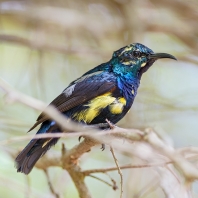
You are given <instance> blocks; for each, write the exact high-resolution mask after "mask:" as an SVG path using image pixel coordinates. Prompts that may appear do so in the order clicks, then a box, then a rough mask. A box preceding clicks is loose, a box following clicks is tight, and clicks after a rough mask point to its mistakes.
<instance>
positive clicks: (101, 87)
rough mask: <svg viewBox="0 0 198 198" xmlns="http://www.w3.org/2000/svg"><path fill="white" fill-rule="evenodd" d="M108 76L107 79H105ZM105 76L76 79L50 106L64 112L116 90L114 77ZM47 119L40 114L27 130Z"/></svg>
mask: <svg viewBox="0 0 198 198" xmlns="http://www.w3.org/2000/svg"><path fill="white" fill-rule="evenodd" d="M108 75H109V77H107V76H108ZM108 75H105V76H101V75H100V76H97V75H95V76H94V75H88V77H83V80H82V79H80V78H79V79H77V80H76V81H74V82H73V83H72V84H70V85H69V86H68V87H67V88H66V89H65V90H64V91H63V92H62V93H61V94H60V95H59V96H58V97H57V98H55V99H54V100H53V101H52V102H51V103H50V105H53V106H54V107H55V108H56V109H57V110H58V111H60V112H65V111H68V110H70V109H72V108H74V107H76V106H78V105H81V104H83V103H85V102H87V101H89V100H91V99H93V98H95V97H96V96H99V95H102V94H104V93H106V92H109V91H113V90H114V89H116V81H115V77H114V76H111V75H110V74H108ZM48 119H49V117H48V116H47V115H45V114H44V113H41V114H40V116H39V117H38V118H37V122H36V123H35V124H34V125H33V127H32V128H31V129H30V130H29V131H31V130H32V129H34V128H35V127H36V126H37V125H39V124H40V123H42V122H44V121H46V120H48Z"/></svg>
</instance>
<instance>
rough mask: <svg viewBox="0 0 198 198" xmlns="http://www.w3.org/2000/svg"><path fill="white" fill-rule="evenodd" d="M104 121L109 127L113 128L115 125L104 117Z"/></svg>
mask: <svg viewBox="0 0 198 198" xmlns="http://www.w3.org/2000/svg"><path fill="white" fill-rule="evenodd" d="M106 122H107V123H108V125H109V127H110V129H114V128H115V127H116V125H114V124H113V123H111V122H110V121H109V120H108V119H106Z"/></svg>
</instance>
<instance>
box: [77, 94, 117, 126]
mask: <svg viewBox="0 0 198 198" xmlns="http://www.w3.org/2000/svg"><path fill="white" fill-rule="evenodd" d="M115 100H116V98H115V97H112V96H111V93H110V92H107V93H105V94H103V95H101V96H98V97H96V98H94V99H92V100H91V101H90V102H89V104H88V105H86V106H88V108H87V109H86V110H83V111H80V112H78V113H76V114H75V115H74V117H75V119H76V120H77V121H84V122H85V123H90V122H91V121H92V120H93V119H94V118H95V117H96V116H97V115H99V113H100V112H101V110H102V109H104V108H105V107H107V106H108V105H110V104H111V103H113V102H114V101H115Z"/></svg>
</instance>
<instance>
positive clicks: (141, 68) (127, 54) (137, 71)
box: [110, 43, 176, 78]
mask: <svg viewBox="0 0 198 198" xmlns="http://www.w3.org/2000/svg"><path fill="white" fill-rule="evenodd" d="M161 58H171V59H175V60H176V58H175V57H174V56H172V55H170V54H167V53H154V52H153V51H152V50H151V49H149V48H148V47H146V46H144V45H142V44H140V43H133V44H130V45H128V46H126V47H123V48H121V49H119V50H117V51H115V52H114V53H113V56H112V59H111V60H110V62H112V65H113V68H112V69H113V71H114V72H115V73H117V74H118V75H126V74H129V73H130V74H131V75H133V76H135V77H138V78H141V76H142V74H143V73H144V72H146V71H147V70H148V68H149V67H150V66H151V65H152V64H153V63H154V62H155V61H156V60H158V59H161Z"/></svg>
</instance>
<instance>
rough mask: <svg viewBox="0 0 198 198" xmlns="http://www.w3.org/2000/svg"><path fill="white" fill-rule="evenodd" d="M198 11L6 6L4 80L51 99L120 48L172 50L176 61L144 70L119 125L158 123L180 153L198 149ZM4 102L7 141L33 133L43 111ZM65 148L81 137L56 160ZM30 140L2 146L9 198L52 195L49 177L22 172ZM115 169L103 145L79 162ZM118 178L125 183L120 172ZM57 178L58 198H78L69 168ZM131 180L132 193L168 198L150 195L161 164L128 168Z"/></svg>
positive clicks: (147, 0)
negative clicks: (21, 154) (20, 158)
mask: <svg viewBox="0 0 198 198" xmlns="http://www.w3.org/2000/svg"><path fill="white" fill-rule="evenodd" d="M197 10H198V2H197V0H188V1H185V0H160V1H158V0H131V1H130V0H108V1H105V0H100V1H99V0H98V1H97V0H84V1H69V0H56V1H50V0H48V1H47V0H44V1H38V0H28V1H1V2H0V77H1V78H2V79H4V80H5V81H7V82H8V83H9V84H10V85H11V86H13V87H14V88H15V89H17V90H19V91H21V92H23V93H25V94H27V95H30V96H33V97H35V98H38V99H40V100H42V101H44V102H46V103H49V102H50V101H51V100H52V99H54V98H55V97H56V96H57V95H58V94H59V93H60V92H61V91H62V90H63V89H64V88H65V87H66V86H67V85H68V83H69V82H71V81H72V80H74V79H75V78H77V77H79V76H80V75H82V74H83V73H84V72H86V71H87V70H89V69H91V68H92V67H94V66H97V65H98V64H100V63H102V62H105V61H108V60H109V59H110V57H111V55H112V52H113V51H115V50H117V49H119V48H120V47H122V46H125V45H127V44H129V43H133V42H140V43H142V44H145V45H146V46H148V47H150V48H151V49H152V50H153V51H155V52H167V53H170V54H173V55H174V56H176V57H177V58H178V61H177V62H175V61H170V60H160V61H158V62H157V63H155V64H154V66H153V67H151V68H150V70H149V71H148V72H147V73H146V74H144V76H143V78H142V81H141V86H140V89H139V91H138V95H137V97H136V100H135V102H134V104H133V107H132V109H131V111H130V112H129V113H128V114H127V116H126V117H125V118H124V119H123V120H122V121H121V122H120V123H119V124H118V125H119V126H122V127H124V128H138V129H143V128H145V127H148V126H149V127H154V128H155V129H156V130H157V131H159V132H160V134H162V135H163V136H164V138H166V139H167V141H169V142H171V143H172V144H173V145H175V146H176V147H184V146H189V145H193V146H198V143H197V142H198V136H197V129H198V121H197V116H198V78H197V76H198V67H197V66H198V58H197V57H198V24H197V21H198V11H197ZM0 96H1V99H0V108H1V111H0V118H1V119H0V130H1V133H0V140H6V139H9V138H11V137H15V136H16V137H17V136H22V135H25V133H26V131H28V129H29V128H30V127H31V126H32V124H33V123H34V120H35V119H36V118H37V116H38V114H39V112H37V111H35V110H34V109H31V108H28V107H26V106H23V105H21V104H17V103H13V104H11V103H8V102H7V101H6V100H5V96H4V93H3V92H0ZM33 133H34V132H33ZM61 142H64V143H65V144H66V146H67V147H68V148H71V147H72V146H74V145H75V144H77V143H78V140H77V138H73V139H72V138H71V139H67V140H65V139H63V140H61V141H60V142H59V144H57V145H56V147H55V148H53V149H52V150H51V151H50V152H49V153H48V155H56V153H58V152H60V149H61ZM26 144H27V141H21V142H14V143H11V144H8V145H4V146H1V149H0V156H1V160H0V195H1V197H8V198H9V197H13V196H14V197H15V198H22V197H35V198H36V197H54V195H52V193H51V192H50V190H49V186H48V185H47V181H46V175H45V174H44V172H43V171H41V170H39V169H36V168H35V169H34V170H33V171H32V172H31V174H30V175H29V176H24V175H22V174H18V173H16V170H15V169H14V162H13V161H14V160H13V157H12V156H10V154H9V151H19V150H21V149H22V148H23V147H24V146H25V145H26ZM123 144H124V143H123ZM142 152H143V153H144V152H146V150H144V148H143V149H142ZM117 157H118V161H120V162H122V163H123V164H124V163H131V162H133V163H134V162H137V163H138V162H139V159H137V158H136V157H134V158H133V159H132V158H129V157H127V156H125V155H122V154H121V153H118V154H117ZM113 163H114V161H113V159H112V156H111V154H110V152H109V148H108V147H107V148H106V150H105V151H104V152H101V151H100V149H99V147H95V148H94V149H92V151H91V152H90V153H88V154H85V155H84V156H83V157H82V158H81V160H80V164H81V167H82V168H84V169H89V168H99V167H109V166H112V164H113ZM122 163H121V164H122ZM110 175H111V177H112V178H114V180H115V181H117V184H119V175H118V174H117V172H116V171H115V172H111V173H110ZM99 176H100V177H101V178H103V179H105V180H108V179H109V178H108V177H107V176H106V175H102V174H101V175H99ZM49 177H50V180H51V182H52V183H53V186H54V188H55V190H56V192H58V193H59V195H60V197H72V198H75V197H78V195H77V192H76V189H75V187H74V185H73V183H72V182H71V180H70V178H69V176H68V174H67V172H66V171H64V170H62V169H61V168H50V170H49ZM123 177H124V197H164V194H163V192H162V190H160V189H159V188H158V187H157V186H156V185H154V187H153V188H152V189H151V190H149V191H148V192H146V193H145V192H144V191H146V190H145V189H146V187H147V185H148V183H153V182H154V180H155V179H156V175H155V174H154V171H153V168H146V169H131V170H130V169H129V170H124V171H123ZM86 182H87V185H88V187H89V189H90V191H91V194H92V195H94V197H95V198H99V197H115V198H117V197H119V190H117V191H113V190H112V189H111V188H110V187H108V186H106V185H105V184H103V183H100V182H99V181H97V180H94V179H92V178H88V179H87V180H86ZM193 193H194V197H198V196H197V195H196V193H198V186H196V185H194V186H193Z"/></svg>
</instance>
